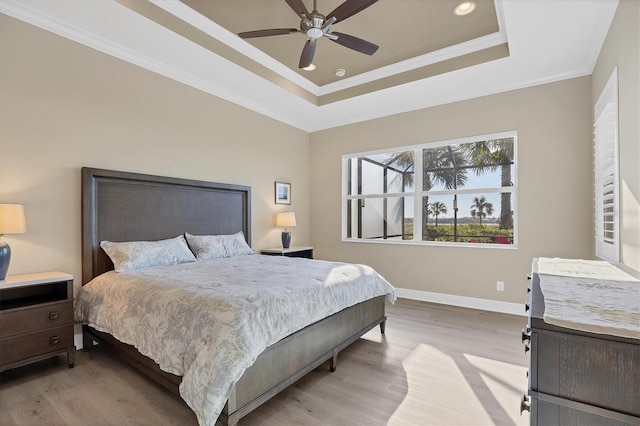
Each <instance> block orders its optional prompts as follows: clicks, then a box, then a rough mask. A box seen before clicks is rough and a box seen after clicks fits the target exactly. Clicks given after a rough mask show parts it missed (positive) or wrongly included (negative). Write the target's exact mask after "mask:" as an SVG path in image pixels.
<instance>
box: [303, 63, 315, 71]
mask: <svg viewBox="0 0 640 426" xmlns="http://www.w3.org/2000/svg"><path fill="white" fill-rule="evenodd" d="M302 69H303V70H305V71H313V70H315V69H316V66H315V65H313V64H309V65H307V66H306V67H304V68H302Z"/></svg>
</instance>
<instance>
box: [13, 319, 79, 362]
mask: <svg viewBox="0 0 640 426" xmlns="http://www.w3.org/2000/svg"><path fill="white" fill-rule="evenodd" d="M69 346H73V325H71V326H65V327H60V328H54V329H50V330H46V331H42V332H39V333H33V334H29V335H26V336H20V337H15V338H13V339H6V340H2V341H0V365H4V364H10V363H12V362H15V361H20V360H23V359H27V358H31V357H34V356H38V355H43V354H46V353H48V352H54V351H59V350H63V349H65V348H67V347H69Z"/></svg>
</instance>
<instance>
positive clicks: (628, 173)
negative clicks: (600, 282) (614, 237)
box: [592, 0, 640, 271]
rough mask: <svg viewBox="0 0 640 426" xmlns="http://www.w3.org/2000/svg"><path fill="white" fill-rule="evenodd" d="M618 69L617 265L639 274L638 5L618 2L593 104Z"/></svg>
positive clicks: (597, 74)
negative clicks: (618, 178)
mask: <svg viewBox="0 0 640 426" xmlns="http://www.w3.org/2000/svg"><path fill="white" fill-rule="evenodd" d="M616 66H617V67H618V87H619V88H618V112H619V115H618V117H619V127H618V129H619V133H618V137H619V147H620V204H621V209H620V213H621V214H620V243H621V244H620V262H621V263H623V264H625V265H626V266H628V267H630V268H633V269H635V270H636V271H640V2H639V1H637V0H621V1H620V4H619V6H618V10H617V11H616V15H615V17H614V19H613V23H612V24H611V28H609V34H608V35H607V38H606V40H605V43H604V45H603V47H602V50H601V52H600V56H599V57H598V62H597V63H596V66H595V68H594V70H593V78H592V82H593V83H592V90H593V91H592V103H593V105H595V103H596V101H597V100H598V97H599V96H600V93H601V92H602V89H603V88H604V86H605V84H606V83H607V80H608V79H609V76H610V75H611V73H612V72H613V69H614V68H615V67H616Z"/></svg>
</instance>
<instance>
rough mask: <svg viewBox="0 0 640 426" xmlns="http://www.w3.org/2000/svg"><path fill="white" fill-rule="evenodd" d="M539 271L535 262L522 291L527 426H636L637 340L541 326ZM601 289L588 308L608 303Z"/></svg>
mask: <svg viewBox="0 0 640 426" xmlns="http://www.w3.org/2000/svg"><path fill="white" fill-rule="evenodd" d="M538 266H539V265H538V259H535V260H534V262H533V267H532V274H531V275H530V277H529V286H528V288H527V290H528V294H529V298H528V299H529V301H528V303H527V305H526V306H525V309H526V310H527V312H528V321H527V326H526V327H525V328H524V329H523V331H522V342H523V343H524V344H525V352H528V353H529V354H530V360H529V370H528V391H527V394H528V395H527V394H525V395H524V396H523V398H522V401H521V410H529V411H530V424H531V425H596V424H597V425H604V424H606V425H629V424H632V425H639V424H640V340H639V339H637V338H634V337H622V336H619V335H614V334H608V333H604V332H602V331H601V330H599V331H598V332H597V333H594V332H589V331H584V330H582V329H580V328H581V327H573V326H571V325H564V326H558V325H555V324H552V323H550V321H549V319H547V321H545V319H544V318H545V296H544V293H543V291H542V289H541V274H540V273H539V269H538ZM542 279H543V280H544V279H546V278H545V276H542ZM593 283H594V284H597V283H596V282H593ZM594 287H597V286H594ZM601 290H602V299H601V300H600V301H599V303H594V304H593V306H597V305H598V304H603V305H604V304H605V303H603V302H609V298H608V297H607V288H606V285H603V286H602V288H601ZM547 294H549V293H547ZM639 294H640V293H639ZM632 297H635V296H632ZM555 300H557V299H554V306H557V302H556V301H555ZM580 309H585V310H589V309H590V308H589V307H588V306H587V307H582V306H581V307H580ZM567 310H570V309H567ZM627 318H628V317H627ZM634 318H635V317H634ZM638 326H639V327H640V324H638Z"/></svg>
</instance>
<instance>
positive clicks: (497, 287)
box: [496, 281, 504, 291]
mask: <svg viewBox="0 0 640 426" xmlns="http://www.w3.org/2000/svg"><path fill="white" fill-rule="evenodd" d="M496 289H497V290H498V291H504V281H498V285H497V286H496Z"/></svg>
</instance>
